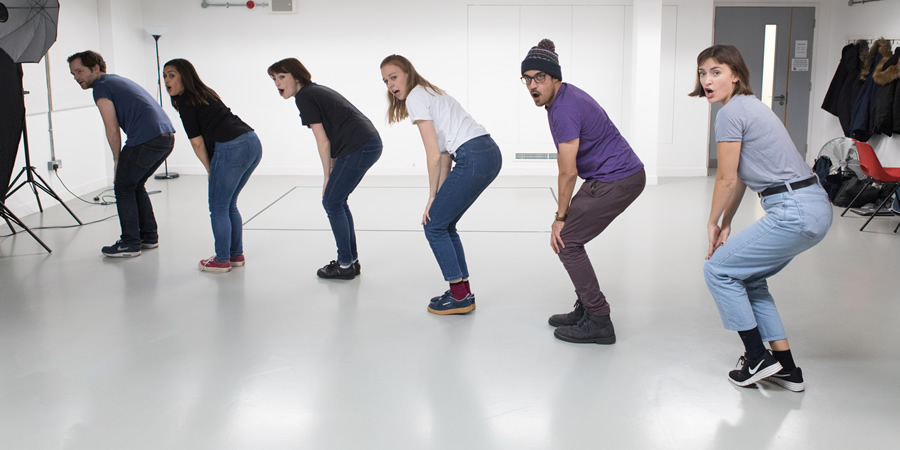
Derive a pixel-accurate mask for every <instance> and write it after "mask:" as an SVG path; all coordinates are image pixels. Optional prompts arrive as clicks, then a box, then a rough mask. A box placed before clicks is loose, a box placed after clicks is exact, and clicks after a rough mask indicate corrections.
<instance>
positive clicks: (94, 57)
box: [66, 50, 106, 73]
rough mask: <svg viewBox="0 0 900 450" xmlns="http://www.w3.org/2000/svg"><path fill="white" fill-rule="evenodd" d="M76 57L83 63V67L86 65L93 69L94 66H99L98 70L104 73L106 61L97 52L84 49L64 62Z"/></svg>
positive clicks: (70, 61)
mask: <svg viewBox="0 0 900 450" xmlns="http://www.w3.org/2000/svg"><path fill="white" fill-rule="evenodd" d="M76 59H80V60H81V64H82V65H84V67H87V68H88V69H92V70H93V68H94V66H100V71H101V72H103V73H106V61H104V60H103V57H102V56H100V54H99V53H97V52H95V51H93V50H85V51H83V52H78V53H76V54H74V55H72V56H70V57H69V59H67V60H66V62H67V63H69V64H71V63H72V61H74V60H76Z"/></svg>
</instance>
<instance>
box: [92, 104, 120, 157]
mask: <svg viewBox="0 0 900 450" xmlns="http://www.w3.org/2000/svg"><path fill="white" fill-rule="evenodd" d="M97 109H99V110H100V118H102V119H103V127H104V128H105V129H106V140H107V142H109V149H110V150H111V151H112V156H113V162H114V163H116V164H118V163H119V152H120V151H122V134H121V133H120V132H119V119H117V118H116V106H115V105H113V102H112V100H110V99H108V98H100V99H97Z"/></svg>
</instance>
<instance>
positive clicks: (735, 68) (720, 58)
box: [688, 45, 753, 97]
mask: <svg viewBox="0 0 900 450" xmlns="http://www.w3.org/2000/svg"><path fill="white" fill-rule="evenodd" d="M707 59H713V60H715V61H716V62H718V63H719V64H724V65H726V66H728V68H729V69H731V72H732V73H734V74H735V75H737V77H738V81H737V83H735V84H734V91H732V93H731V95H753V89H750V69H748V68H747V64H746V63H744V58H743V57H742V56H741V52H740V51H738V49H737V47H735V46H733V45H713V46H712V47H709V48H707V49H706V50H703V51H702V52H700V54H699V55H697V67H700V65H702V64H703V63H704V62H706V60H707ZM688 96H690V97H705V96H706V89H704V88H703V86H701V85H700V72H699V71H698V72H697V80H696V82H695V83H694V91H693V92H691V93H690V94H688Z"/></svg>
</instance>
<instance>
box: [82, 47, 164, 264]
mask: <svg viewBox="0 0 900 450" xmlns="http://www.w3.org/2000/svg"><path fill="white" fill-rule="evenodd" d="M68 62H69V71H70V72H71V73H72V76H73V77H75V81H76V82H77V83H78V84H79V85H80V86H81V88H82V89H93V90H94V103H96V104H97V109H99V110H100V117H101V118H102V119H103V125H104V127H105V128H106V139H107V140H108V141H109V148H110V150H112V155H113V162H114V163H115V169H114V171H113V173H114V177H115V178H114V181H113V187H114V188H115V193H116V209H117V210H118V213H119V224H120V225H121V227H122V236H121V238H120V239H119V240H118V241H116V243H115V244H113V245H110V246H108V247H103V249H101V252H103V254H104V255H106V256H111V257H130V256H139V255H140V254H141V249H142V248H156V247H158V246H159V235H158V234H157V227H156V217H155V216H154V215H153V205H152V204H151V203H150V196H149V195H148V194H147V189H146V188H145V187H144V184H145V183H146V182H147V179H148V178H150V175H152V174H153V172H155V171H156V169H157V168H159V166H160V164H162V163H163V161H165V159H166V157H168V156H169V154H170V153H172V148H173V147H174V145H175V137H174V133H175V128H174V127H173V126H172V122H171V121H170V120H169V116H167V115H166V113H165V112H164V111H163V109H162V107H160V106H159V103H156V101H155V100H154V99H153V97H151V96H150V94H149V93H147V91H146V90H144V89H143V88H142V87H140V86H138V85H137V83H135V82H133V81H131V80H129V79H127V78H123V77H120V76H118V75H112V74H107V73H106V61H104V60H103V57H102V56H100V54H99V53H97V52H93V51H90V50H87V51H84V52H80V53H76V54H74V55H72V56H70V57H69V58H68ZM120 127H121V128H122V130H123V131H124V132H125V134H126V136H127V140H126V141H125V145H124V146H122V135H121V134H120V133H119V128H120ZM120 148H121V150H119V149H120Z"/></svg>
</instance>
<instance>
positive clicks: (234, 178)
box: [209, 131, 262, 262]
mask: <svg viewBox="0 0 900 450" xmlns="http://www.w3.org/2000/svg"><path fill="white" fill-rule="evenodd" d="M260 159H262V145H261V144H260V143H259V138H258V137H256V133H254V132H252V131H248V132H246V133H244V134H242V135H240V136H238V137H237V138H235V139H232V140H230V141H228V142H216V146H215V151H214V152H213V158H212V161H210V162H209V218H210V221H211V222H212V231H213V238H215V240H216V261H219V262H225V261H228V260H230V259H231V256H232V255H234V256H238V255H242V254H243V253H244V238H243V236H244V228H243V222H242V221H241V213H240V211H238V208H237V199H238V194H240V193H241V189H243V188H244V185H246V184H247V180H248V179H250V174H252V173H253V170H254V169H256V166H257V165H259V160H260Z"/></svg>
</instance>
